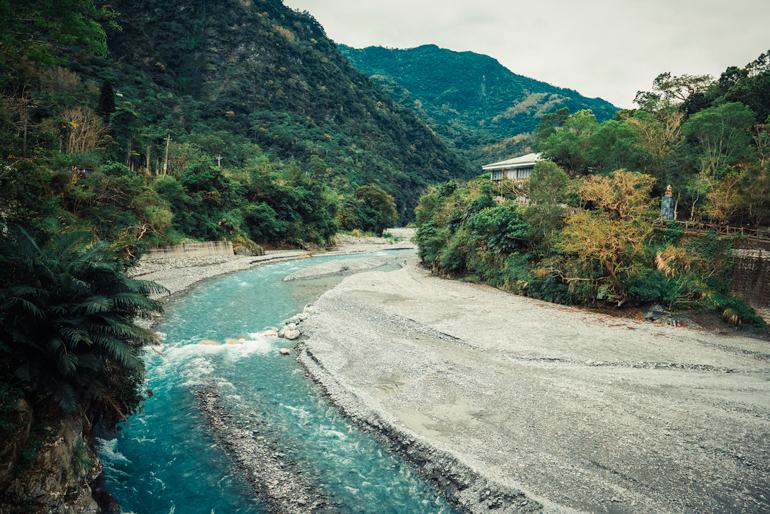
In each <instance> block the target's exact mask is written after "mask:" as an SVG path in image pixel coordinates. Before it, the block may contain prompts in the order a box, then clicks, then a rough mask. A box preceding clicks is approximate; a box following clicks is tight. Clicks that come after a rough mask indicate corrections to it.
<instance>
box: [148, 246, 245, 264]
mask: <svg viewBox="0 0 770 514" xmlns="http://www.w3.org/2000/svg"><path fill="white" fill-rule="evenodd" d="M214 255H234V253H233V243H232V241H206V242H204V243H184V244H181V245H174V246H166V247H158V248H150V249H149V250H148V251H147V255H145V256H144V258H145V259H148V260H155V259H177V258H181V257H210V256H214Z"/></svg>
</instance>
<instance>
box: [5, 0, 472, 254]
mask: <svg viewBox="0 0 770 514" xmlns="http://www.w3.org/2000/svg"><path fill="white" fill-rule="evenodd" d="M73 2H74V3H73ZM69 4H72V5H69ZM81 4H82V5H81ZM35 5H36V4H34V5H33V4H30V6H28V7H25V8H24V9H21V8H19V9H16V8H14V9H11V10H8V9H4V10H2V11H1V12H0V22H2V24H3V25H4V26H5V25H7V26H9V27H11V26H13V27H14V30H17V29H18V30H20V31H21V32H20V34H22V36H23V34H25V33H26V34H29V35H30V37H29V38H27V39H25V38H24V37H22V36H19V37H18V38H15V39H13V40H9V41H8V42H7V45H6V46H4V47H3V48H7V49H8V51H7V52H6V51H5V50H4V52H5V53H4V64H3V66H1V67H0V71H2V72H3V74H2V76H0V81H2V84H0V88H1V89H2V90H3V95H4V98H5V101H4V107H3V109H0V114H1V115H2V116H0V117H1V118H2V119H1V120H0V122H2V123H4V125H3V127H2V128H3V135H4V140H3V142H2V145H3V147H4V148H3V149H2V150H3V160H5V158H6V157H7V162H8V163H9V164H10V165H11V167H10V168H9V169H10V170H12V173H11V174H10V175H8V176H5V175H4V176H3V177H0V179H3V180H6V181H7V184H8V185H9V186H10V193H9V195H8V196H7V197H6V198H5V199H4V200H6V201H4V202H3V206H2V208H3V211H4V212H5V213H7V214H8V215H9V216H10V220H12V221H21V222H23V223H26V224H28V225H30V226H36V227H37V228H39V229H40V230H44V231H45V232H47V233H50V234H55V233H57V232H59V231H61V230H63V229H64V228H65V227H81V228H86V229H89V230H91V231H93V232H95V233H96V234H97V236H99V237H102V238H105V239H108V240H116V239H121V238H127V239H128V240H130V244H129V246H131V247H133V246H137V245H136V243H137V241H138V240H139V239H140V237H144V239H142V241H141V244H140V245H138V247H143V246H146V245H147V244H157V243H162V242H171V241H175V240H179V238H180V237H193V238H196V239H223V238H224V239H236V240H238V239H240V240H246V239H251V240H253V241H254V242H256V243H269V244H274V245H281V244H284V243H289V244H294V242H296V241H297V240H299V239H303V240H305V241H307V240H311V241H313V240H315V241H317V242H320V241H321V240H326V239H327V238H328V236H329V235H330V234H333V233H334V231H335V230H336V228H337V227H340V228H344V229H348V230H349V229H352V228H362V229H365V230H371V229H372V228H376V229H377V230H380V229H381V226H380V225H382V223H380V222H374V221H372V220H373V218H372V216H374V215H373V214H372V213H371V212H370V213H369V214H367V213H365V212H363V211H362V209H363V207H362V202H363V203H366V202H367V201H368V200H364V199H362V198H364V197H367V196H366V194H364V193H362V192H359V193H358V194H356V191H357V190H358V188H360V187H363V186H369V185H376V186H380V187H381V188H382V189H383V190H384V191H385V192H386V193H388V194H389V195H391V196H392V197H393V198H394V200H395V207H396V210H397V215H398V217H399V220H398V221H399V222H400V223H405V222H407V221H409V220H410V219H412V218H413V217H414V207H415V206H416V205H417V202H418V199H419V197H420V194H421V193H422V192H423V191H424V189H425V188H426V187H427V186H428V185H430V184H435V183H439V182H443V181H446V180H447V179H450V178H454V177H458V178H460V177H469V176H471V175H473V174H474V173H475V171H474V170H472V169H471V167H470V166H469V165H468V163H467V162H466V161H465V160H463V159H461V158H459V157H458V156H457V155H456V154H455V153H454V152H453V151H451V150H450V149H448V148H447V146H446V145H445V144H444V143H443V142H441V141H440V140H439V138H438V137H436V135H435V134H433V133H432V132H431V130H430V129H429V128H428V127H427V126H426V124H425V122H424V121H423V120H420V119H418V118H417V117H416V116H415V115H414V114H413V113H412V112H411V111H409V110H408V109H405V108H404V107H402V106H400V105H398V104H396V103H394V102H393V101H391V100H390V98H389V97H388V96H387V95H386V94H384V93H383V92H382V91H381V90H379V89H378V88H377V87H376V86H375V85H373V84H372V83H371V82H370V80H369V79H368V78H367V77H366V76H365V75H363V74H362V73H360V72H358V71H356V70H355V69H354V68H353V67H352V66H350V64H349V63H348V62H347V60H346V59H345V58H344V56H342V54H341V53H340V52H339V50H338V49H337V47H336V45H335V44H334V43H333V42H332V41H331V40H329V39H328V38H327V37H326V35H325V33H324V30H323V27H321V26H320V25H319V24H318V22H317V21H316V20H315V19H314V18H313V17H312V16H311V15H310V14H308V13H306V12H297V11H293V10H292V9H290V8H288V7H286V6H285V5H284V4H283V3H282V1H281V0H260V1H259V2H254V1H251V0H216V1H212V0H185V1H170V0H138V1H128V0H117V1H115V2H112V3H111V5H110V6H108V7H105V8H103V9H102V8H100V9H94V8H93V7H92V4H91V2H90V0H72V2H69V3H68V4H67V5H64V4H60V3H57V2H53V1H49V0H46V1H45V2H43V3H42V4H41V5H40V6H37V7H36V6H35ZM68 5H69V7H68ZM25 9H26V10H25ZM73 9H74V11H72V10H73ZM78 9H80V10H82V15H81V16H79V17H75V18H72V19H70V18H68V14H67V13H68V12H71V11H72V12H75V11H77V10H78ZM113 9H114V11H112V10H113ZM26 11H29V13H27V12H26ZM38 11H39V12H38ZM113 12H114V13H117V15H116V16H115V15H110V13H113ZM105 13H107V14H105ZM25 16H27V17H26V19H25V18H24V17H25ZM110 18H114V20H115V21H116V22H117V24H116V23H114V22H112V23H111V22H110V21H109V20H110ZM36 20H37V21H36ZM81 25H82V26H81ZM33 34H35V35H38V34H39V35H40V36H41V39H40V40H41V41H43V43H42V44H41V45H40V46H35V45H36V44H37V43H36V41H38V39H37V38H32V35H33ZM108 83H109V84H111V85H112V88H114V90H115V94H114V95H113V94H112V92H111V89H110V93H109V94H108V95H107V96H106V97H105V96H104V94H105V91H107V89H106V88H109V85H108ZM105 106H106V107H105ZM21 127H23V128H24V130H25V131H26V132H25V133H24V135H23V139H24V141H23V142H22V137H21V136H22V134H21V132H19V130H18V129H19V128H21ZM89 127H90V128H89ZM91 128H93V129H94V130H93V131H91V132H89V130H91ZM33 148H34V154H33V152H32V149H33ZM166 155H168V166H167V167H168V170H167V171H168V175H169V176H168V177H166V178H164V179H163V180H161V181H160V182H158V179H157V178H154V177H157V176H158V175H159V174H161V175H162V174H163V173H162V169H163V166H164V164H165V162H166ZM19 157H21V161H19V160H18V158H19ZM118 165H119V166H122V167H125V169H124V168H115V166H118ZM20 166H21V167H28V166H31V167H33V168H35V170H36V172H39V174H40V180H37V179H36V180H35V181H29V180H27V181H26V182H27V183H26V184H24V185H23V186H22V181H19V180H17V178H21V176H22V175H24V174H25V172H24V171H23V170H22V169H21V167H20ZM72 169H81V170H85V172H86V174H93V173H97V174H99V173H102V172H103V173H104V174H106V175H107V176H110V175H116V174H117V175H125V174H128V175H130V176H132V177H136V178H137V179H138V178H141V177H144V178H142V181H143V182H142V181H140V182H142V183H141V184H140V183H139V182H137V183H136V184H134V185H132V186H131V187H132V188H133V189H132V191H131V192H130V193H129V194H128V196H127V199H124V201H125V202H129V203H130V202H134V200H135V199H136V198H133V195H134V194H136V195H137V197H138V198H141V199H147V198H150V197H152V198H153V200H152V202H150V203H151V205H144V204H142V205H143V207H142V209H144V211H143V212H145V213H146V212H148V209H149V210H150V211H152V212H154V213H155V214H154V215H153V216H149V215H147V216H145V215H144V214H141V213H136V212H134V213H133V214H132V215H131V216H129V215H128V214H127V209H126V208H125V206H124V205H114V201H115V198H114V197H112V198H111V197H109V195H108V194H106V193H105V192H104V191H103V189H104V188H105V187H106V186H104V184H105V182H104V181H102V180H101V179H100V178H99V177H96V178H89V179H88V181H77V180H70V179H69V178H68V174H69V173H70V172H71V170H72ZM105 170H106V171H105ZM116 170H118V171H116ZM260 170H261V171H260ZM17 173H18V175H19V176H18V177H16V174H17ZM259 173H261V175H260V174H259ZM46 174H47V176H46ZM25 176H26V177H27V178H29V176H30V175H29V173H26V175H25ZM172 178H173V179H174V180H175V182H173V183H171V182H169V180H170V179H172ZM110 180H112V179H110ZM116 180H117V179H116ZM121 180H129V181H132V180H134V178H126V179H121ZM134 181H135V180H134ZM90 182H93V184H91V183H90ZM60 184H64V185H61V187H60ZM132 184H133V182H132ZM52 185H54V186H53V187H52ZM140 185H141V187H140ZM110 187H111V186H110ZM89 188H90V189H89ZM143 188H144V189H143ZM83 189H86V190H88V194H87V198H88V200H89V201H88V202H86V204H89V205H88V207H93V205H90V204H93V203H97V204H98V208H93V209H91V210H88V211H86V210H85V209H84V208H83V207H84V200H83V199H82V198H80V197H79V195H81V193H83ZM94 189H95V190H98V191H99V193H98V194H97V193H94V191H93V190H94ZM212 191H216V194H217V196H216V197H213V196H211V193H212ZM157 195H159V197H158V196H157ZM362 195H363V196H362ZM41 198H44V200H41ZM367 198H368V197H367ZM214 200H216V201H214ZM41 205H46V206H48V207H47V208H46V209H47V210H45V211H43V210H41ZM135 205H136V202H134V206H135ZM145 207H146V208H145ZM150 207H151V208H150ZM140 210H141V209H140ZM365 210H366V209H364V211H365ZM107 211H110V212H111V213H112V214H111V216H112V218H114V219H112V220H111V222H110V223H111V224H109V225H105V224H104V223H101V221H102V220H103V219H104V216H105V212H107ZM158 213H161V214H158ZM375 217H376V216H375ZM388 217H389V215H387V216H385V218H388ZM118 218H120V219H118ZM63 220H64V221H63ZM380 221H382V220H380ZM391 223H392V222H391ZM148 224H149V225H148ZM132 226H138V227H146V226H150V227H151V230H149V231H147V230H144V229H142V230H135V231H134V232H136V234H131V235H127V233H126V231H127V230H128V228H129V227H132ZM105 227H110V230H105ZM265 227H266V228H265ZM291 227H293V228H291ZM129 232H130V231H129ZM301 234H305V236H306V237H300V235H301ZM132 245H133V246H132ZM139 249H140V248H139ZM140 250H141V249H140ZM133 253H135V252H133Z"/></svg>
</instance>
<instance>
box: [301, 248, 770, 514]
mask: <svg viewBox="0 0 770 514" xmlns="http://www.w3.org/2000/svg"><path fill="white" fill-rule="evenodd" d="M315 307H316V308H317V309H318V310H319V311H320V313H319V314H315V315H313V316H311V317H309V318H308V319H307V320H305V321H304V322H303V323H302V325H301V327H302V330H303V333H304V334H305V340H304V341H302V342H301V343H300V344H299V345H298V346H297V350H299V352H300V362H301V363H302V364H303V365H305V367H306V368H307V370H308V372H309V373H310V374H311V375H313V377H314V378H315V379H316V380H317V381H318V382H319V383H320V384H322V385H323V386H324V387H325V388H326V390H327V391H328V393H329V395H330V398H331V400H332V401H333V402H335V403H336V404H337V405H339V406H340V407H341V408H342V410H343V411H344V412H345V413H346V415H348V416H349V417H350V418H351V419H353V420H356V421H357V422H358V423H359V424H361V425H363V426H365V427H367V428H370V429H374V430H377V431H378V432H379V433H381V434H382V435H383V436H384V437H386V438H387V439H388V440H389V441H390V442H391V444H392V445H393V448H394V449H395V450H396V451H400V452H403V453H404V454H405V455H406V456H407V457H408V458H410V459H412V460H413V461H414V462H415V463H417V464H419V465H420V467H421V469H423V470H424V472H425V474H426V475H427V476H429V477H430V478H432V479H434V480H435V481H436V482H437V483H438V484H439V485H440V486H442V487H443V488H444V489H445V491H446V492H448V493H450V494H452V495H454V496H455V498H456V499H457V500H458V501H460V502H461V503H462V504H463V506H464V507H465V508H466V510H467V511H469V512H489V511H490V509H492V510H495V511H496V512H500V513H504V512H505V513H508V512H532V511H537V512H613V513H620V512H629V513H631V512H633V513H650V512H661V513H662V512H667V513H668V512H670V513H674V512H676V513H680V512H681V513H695V512H700V513H704V512H741V513H743V512H746V513H749V512H752V513H754V512H770V494H769V493H768V491H770V394H769V393H770V381H769V379H770V344H769V343H767V342H765V341H760V340H754V339H747V338H741V337H724V336H719V335H714V334H708V333H706V332H699V331H695V330H689V329H686V328H674V327H669V326H662V325H661V324H653V323H649V322H641V321H632V320H623V319H617V318H611V317H609V316H604V315H599V314H593V313H587V312H585V311H580V310H576V309H571V308H567V307H563V306H558V305H554V304H548V303H545V302H540V301H537V300H532V299H528V298H523V297H519V296H515V295H511V294H507V293H503V292H501V291H498V290H495V289H492V288H489V287H486V286H478V285H471V284H466V283H460V282H457V281H449V280H443V279H438V278H433V277H431V276H429V274H428V273H427V272H426V271H424V270H422V269H420V268H419V267H418V266H417V259H416V257H412V258H411V259H410V261H409V263H408V264H406V265H404V267H403V268H402V269H401V270H399V271H391V272H378V271H370V272H365V273H359V274H356V275H353V276H349V277H347V278H345V279H344V280H343V281H342V282H341V283H340V284H339V285H338V286H336V287H335V288H334V289H332V290H330V291H328V292H326V293H325V294H323V295H322V296H321V298H320V299H319V300H318V301H317V302H316V303H315Z"/></svg>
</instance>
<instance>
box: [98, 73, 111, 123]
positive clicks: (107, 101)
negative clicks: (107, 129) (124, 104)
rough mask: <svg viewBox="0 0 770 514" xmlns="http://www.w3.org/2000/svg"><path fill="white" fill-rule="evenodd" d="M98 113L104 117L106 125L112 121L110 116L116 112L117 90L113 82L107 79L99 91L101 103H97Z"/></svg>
mask: <svg viewBox="0 0 770 514" xmlns="http://www.w3.org/2000/svg"><path fill="white" fill-rule="evenodd" d="M96 114H98V115H99V116H101V117H102V119H103V120H104V123H105V125H106V124H108V123H109V122H110V116H112V115H113V114H115V90H114V89H112V82H110V81H109V80H105V81H104V83H102V88H101V90H100V91H99V103H98V104H96Z"/></svg>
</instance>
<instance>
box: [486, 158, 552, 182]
mask: <svg viewBox="0 0 770 514" xmlns="http://www.w3.org/2000/svg"><path fill="white" fill-rule="evenodd" d="M539 160H540V154H539V153H528V154H527V155H522V156H521V157H516V158H515V159H508V160H507V161H500V162H495V163H492V164H487V165H486V166H482V168H481V169H483V170H484V171H488V172H490V177H489V178H491V179H492V181H493V182H500V181H501V180H503V179H506V178H507V179H510V180H524V179H525V178H527V177H529V175H530V173H532V170H534V169H535V163H536V162H537V161H539Z"/></svg>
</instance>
